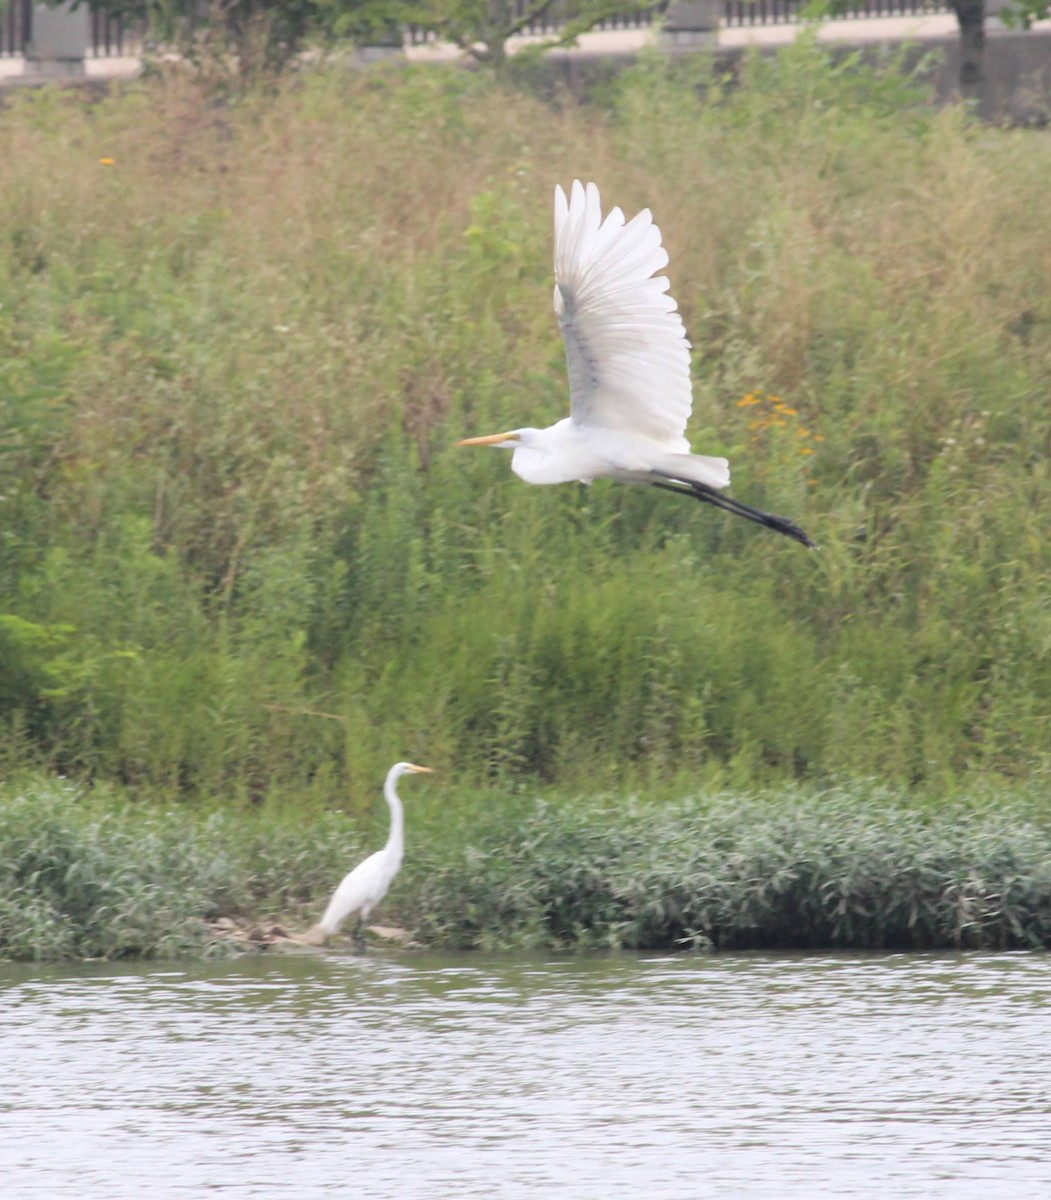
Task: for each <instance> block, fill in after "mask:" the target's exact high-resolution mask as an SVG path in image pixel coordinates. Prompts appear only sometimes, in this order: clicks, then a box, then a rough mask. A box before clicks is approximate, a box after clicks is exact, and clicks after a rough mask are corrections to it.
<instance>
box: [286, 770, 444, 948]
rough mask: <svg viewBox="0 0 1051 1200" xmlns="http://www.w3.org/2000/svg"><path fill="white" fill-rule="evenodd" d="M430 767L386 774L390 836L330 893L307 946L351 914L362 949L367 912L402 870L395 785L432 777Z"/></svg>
mask: <svg viewBox="0 0 1051 1200" xmlns="http://www.w3.org/2000/svg"><path fill="white" fill-rule="evenodd" d="M432 773H433V768H432V767H418V766H417V765H416V764H415V763H410V762H399V763H395V764H394V766H393V767H391V769H390V770H389V771H388V772H387V778H386V780H385V781H384V784H383V795H384V796H385V797H386V799H387V804H388V805H389V806H390V834H389V836H388V837H387V844H386V845H385V846H384V847H383V849H382V850H377V851H376V853H375V854H370V855H369V857H368V858H366V859H365V861H364V862H362V863H359V864H358V865H357V866H356V867H355V868H354V870H353V871H351V872H350V874H349V875H347V876H345V877H344V879H343V882H342V883H341V884H340V885H339V887H338V888H336V890H335V891H334V892H333V893H332V899H331V900H330V901H329V902H328V907H327V908H326V909H325V914H324V916H323V917H322V918H321V920H320V921H319V922H318V923H317V924H316V925H315V926H314V928H313V929H311V930H308V932H307V933H305V934H304V935H303V937H302V938H301V939H300V940H301V941H303V942H306V943H308V944H310V943H312V944H315V945H316V944H320V943H322V942H324V941H325V939H326V938H327V937H330V936H331V935H332V934H333V933H335V932H336V930H337V929H339V927H340V925H342V924H343V922H344V921H345V920H346V919H347V917H349V916H350V915H351V914H352V913H357V914H358V924H357V928H356V931H355V941H356V942H357V943H358V945H359V946H364V938H363V937H362V935H361V931H362V927H363V925H364V924H365V922H366V921H367V920H368V917H369V913H370V912H372V910H373V909H374V908H375V907H376V905H377V904H379V902H380V901H381V900H382V899H383V897H384V896H385V895H386V894H387V889H388V888H389V887H390V885H391V883H392V882H393V881H394V876H395V875H397V873H398V870H399V868H400V867H401V860H402V855H403V853H404V850H405V814H404V812H403V810H402V806H401V799H400V798H399V796H398V790H397V787H396V786H395V785H396V784H397V782H398V780H399V779H400V778H401V777H402V776H403V775H410V774H414V775H419V774H428V775H429V774H432Z"/></svg>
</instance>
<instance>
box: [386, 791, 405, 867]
mask: <svg viewBox="0 0 1051 1200" xmlns="http://www.w3.org/2000/svg"><path fill="white" fill-rule="evenodd" d="M397 782H398V781H397V778H396V777H395V776H394V775H388V776H387V782H386V783H385V784H384V785H383V795H384V796H385V797H386V800H387V804H388V805H389V806H390V833H389V834H388V835H387V849H388V850H391V849H397V850H400V849H401V847H402V846H403V845H404V843H405V815H404V813H403V811H402V807H401V799H400V797H399V796H398V790H397V787H396V784H397Z"/></svg>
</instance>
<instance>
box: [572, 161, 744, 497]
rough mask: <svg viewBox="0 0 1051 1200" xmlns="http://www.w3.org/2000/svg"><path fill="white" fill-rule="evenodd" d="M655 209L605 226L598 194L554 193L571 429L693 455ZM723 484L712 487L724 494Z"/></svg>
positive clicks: (686, 352) (677, 324)
mask: <svg viewBox="0 0 1051 1200" xmlns="http://www.w3.org/2000/svg"><path fill="white" fill-rule="evenodd" d="M667 265H668V255H667V252H666V251H665V249H664V247H663V246H662V245H661V234H660V230H659V229H658V228H657V226H656V225H655V224H654V223H653V217H652V216H651V214H650V211H649V209H643V210H642V212H640V213H638V215H637V216H635V217H633V218H632V219H631V220H630V221H627V222H626V221H625V220H624V214H623V213H622V212H621V210H620V209H619V208H613V209H611V210H610V211H609V212H608V213H607V214H606V217H605V220H603V218H602V210H601V204H600V200H599V193H598V188H597V187H596V186H595V185H594V184H593V183H589V184H588V185H587V186H586V187H585V186H583V185H582V184H581V183H580V182H579V180H577V181H574V183H573V186H572V188H571V190H570V195H569V197H568V198H567V196H566V193H565V192H564V191H563V190H562V188H561V187H556V188H555V312H556V314H557V315H558V320H559V324H560V326H561V328H562V335H563V337H564V338H565V343H566V359H567V364H568V368H569V383H570V402H571V406H572V420H573V422H574V423H575V424H577V425H578V426H581V427H584V428H589V429H603V430H609V431H613V432H619V433H626V434H631V435H634V436H635V437H642V438H646V439H647V440H649V441H651V442H654V443H656V444H657V445H659V446H660V447H661V448H662V449H664V450H667V451H671V452H674V453H679V454H689V452H690V447H689V443H688V442H687V440H686V438H685V436H684V430H685V428H686V422H687V421H688V420H689V417H690V411H691V408H692V406H693V392H692V386H691V383H690V343H689V341H688V340H687V338H686V330H685V328H684V326H683V323H682V318H681V316H680V315H679V313H678V310H677V306H676V303H675V301H674V300H673V299H672V297H671V296H670V295H669V294H668V289H669V287H670V284H669V282H668V280H667V279H666V278H665V277H664V276H662V275H657V272H658V271H661V270H663V268H664V267H666V266H667ZM728 482H729V475H728V473H727V477H726V479H725V480H720V481H718V482H716V481H714V480H713V484H714V486H717V487H725V486H726V484H727V483H728Z"/></svg>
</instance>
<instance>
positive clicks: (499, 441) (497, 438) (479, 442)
mask: <svg viewBox="0 0 1051 1200" xmlns="http://www.w3.org/2000/svg"><path fill="white" fill-rule="evenodd" d="M528 432H529V430H527V429H512V430H511V432H510V433H490V434H487V435H486V436H485V437H476V438H464V440H463V441H462V442H457V443H456V444H457V446H496V447H498V448H501V449H504V450H517V449H518V447H519V446H521V445H522V434H524V433H528Z"/></svg>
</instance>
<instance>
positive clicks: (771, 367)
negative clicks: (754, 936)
mask: <svg viewBox="0 0 1051 1200" xmlns="http://www.w3.org/2000/svg"><path fill="white" fill-rule="evenodd" d="M698 61H699V62H700V63H702V64H703V61H704V60H698ZM706 70H707V68H706V67H704V66H703V65H699V66H698V65H690V64H686V65H684V66H681V67H678V68H675V69H674V70H673V69H672V68H670V67H669V66H668V65H667V64H666V63H664V62H662V61H660V62H659V61H653V62H648V63H645V64H643V65H642V66H641V67H640V68H639V69H638V70H636V71H634V72H629V73H627V74H626V75H625V76H624V77H623V78H621V79H618V80H617V81H616V82H615V83H613V84H611V85H610V90H609V91H608V93H607V94H606V96H605V98H604V99H603V100H602V101H601V102H598V101H596V102H595V103H593V104H590V105H587V106H580V105H578V104H575V103H563V104H558V105H550V104H547V103H543V102H541V101H540V100H538V99H536V98H532V97H530V96H527V95H524V94H522V93H517V92H505V91H502V90H501V89H500V87H499V86H498V85H496V84H494V83H492V82H491V81H488V80H485V79H482V78H478V77H474V76H471V75H468V74H461V73H457V72H445V71H438V70H426V71H400V70H397V71H391V72H388V71H376V72H369V73H365V74H353V73H352V74H347V73H340V72H336V73H332V74H318V75H308V76H306V77H305V78H303V79H299V80H294V81H289V82H288V83H287V85H284V86H281V87H278V88H277V89H276V90H273V91H269V92H267V93H265V94H262V93H261V94H258V95H251V96H248V97H246V98H244V99H243V100H239V101H237V102H236V103H230V104H225V105H221V104H216V103H214V102H212V101H210V100H209V99H208V97H206V96H203V95H201V94H200V93H198V92H196V91H195V90H194V89H193V88H192V87H191V86H190V85H189V84H188V83H187V82H186V81H184V80H182V81H181V80H169V81H156V82H154V83H149V84H144V85H143V86H141V87H136V88H135V89H133V90H131V91H130V92H127V93H120V94H114V95H112V96H111V97H109V98H107V99H104V100H102V101H99V102H97V103H95V102H92V103H86V102H84V100H82V98H81V96H80V94H79V93H77V92H75V91H58V90H42V91H34V92H26V93H25V94H20V95H17V96H13V97H11V98H10V100H9V101H8V102H7V103H6V104H5V107H4V110H3V113H2V119H0V159H2V161H3V164H4V169H3V172H2V173H0V351H2V359H0V361H2V365H0V394H2V397H3V404H4V409H3V414H4V415H3V440H2V450H3V453H2V454H0V475H2V478H0V494H2V495H3V501H2V505H3V519H4V537H3V540H2V542H0V596H2V602H0V709H2V745H0V750H2V751H3V753H4V754H5V761H8V762H11V763H19V762H22V763H24V762H35V763H38V764H40V765H43V766H45V767H52V768H55V769H58V770H61V771H63V772H65V773H67V774H69V775H75V776H78V777H86V776H87V777H92V778H95V779H102V780H105V779H119V780H121V781H123V782H124V783H126V784H127V785H129V786H131V787H133V788H137V789H139V790H140V792H141V793H142V794H143V795H149V796H156V795H158V794H160V795H164V796H165V797H172V798H178V797H187V796H189V797H193V796H197V797H200V796H204V797H230V796H234V797H238V798H244V797H250V798H253V799H256V800H259V799H263V798H265V797H267V796H268V795H270V794H272V793H273V794H276V795H280V796H288V795H295V796H297V797H302V798H303V800H304V803H329V804H342V803H345V802H347V801H348V799H349V802H350V803H351V804H357V805H360V804H362V803H367V802H370V797H371V794H372V790H373V789H374V787H375V779H376V778H377V776H378V775H380V774H381V773H382V770H383V769H385V767H386V766H387V765H388V764H389V763H390V762H392V761H394V760H395V759H396V758H399V757H402V756H405V755H409V756H411V757H417V758H419V759H420V761H423V762H427V763H431V764H433V765H435V766H438V767H441V768H443V769H446V770H448V771H452V772H453V773H454V774H455V775H456V777H457V778H460V779H464V780H466V781H468V782H474V783H482V782H484V781H486V780H491V779H498V780H501V781H509V780H516V779H517V780H523V779H534V780H540V781H542V782H543V783H544V784H545V785H554V786H557V787H559V788H562V789H564V790H567V789H568V790H572V789H579V788H582V787H583V786H584V785H585V784H586V785H587V786H589V787H598V788H608V789H617V790H623V789H625V788H627V787H631V786H635V785H637V784H638V785H643V784H647V783H649V782H652V781H654V780H661V779H668V778H670V777H672V776H673V774H674V773H675V772H676V771H680V770H681V771H686V772H689V773H690V774H691V776H692V777H693V778H699V779H702V780H704V781H705V782H707V783H709V784H711V785H713V786H716V785H720V784H721V783H723V782H728V783H730V784H732V785H733V786H735V787H745V788H751V787H754V786H757V785H759V784H763V783H767V784H769V783H775V782H778V781H785V780H791V779H803V780H808V781H811V782H814V783H817V784H820V783H821V782H822V781H824V780H828V779H833V778H838V777H844V776H845V777H850V778H856V777H864V776H870V775H874V776H879V777H881V778H884V779H886V780H888V781H890V782H893V783H895V784H915V783H922V784H925V785H931V786H935V787H937V786H939V785H940V784H942V783H945V784H950V785H951V784H953V783H954V781H955V782H956V783H959V782H960V781H966V780H968V779H971V778H973V777H977V776H991V777H1004V778H1007V779H1009V780H1010V779H1015V780H1017V779H1019V778H1024V777H1025V776H1026V775H1027V774H1028V773H1029V772H1030V771H1031V770H1033V769H1034V768H1035V767H1036V766H1037V765H1038V764H1041V763H1043V764H1046V763H1047V762H1048V747H1049V746H1051V729H1049V724H1048V722H1049V715H1048V714H1049V713H1051V655H1049V654H1048V653H1047V646H1048V639H1049V638H1051V608H1049V605H1048V599H1047V587H1046V580H1047V578H1048V572H1049V569H1051V560H1049V555H1051V541H1049V539H1048V538H1047V537H1046V530H1045V525H1046V519H1045V514H1046V513H1047V512H1048V511H1051V485H1049V478H1048V467H1047V461H1048V460H1047V436H1048V418H1047V396H1048V394H1049V389H1051V289H1049V288H1048V286H1047V281H1048V261H1047V222H1046V196H1047V191H1046V181H1047V164H1048V161H1049V141H1048V136H1047V134H1046V132H1031V131H1027V132H1011V131H1001V130H991V129H978V128H974V127H972V126H970V125H969V124H968V122H967V120H966V119H965V117H964V115H963V114H962V113H961V112H959V111H954V110H946V111H941V112H939V111H936V110H934V109H933V108H932V107H931V106H929V105H928V104H927V103H926V99H925V97H924V96H923V94H922V93H920V92H918V91H917V90H916V89H914V88H912V86H911V85H910V84H909V83H908V81H907V80H905V79H903V78H902V77H901V76H900V75H898V74H897V73H896V72H895V71H894V70H893V69H892V68H888V69H886V70H882V71H872V70H870V69H868V68H863V67H861V66H855V67H854V68H853V69H845V68H843V67H842V66H836V65H834V64H833V63H832V62H831V61H830V60H829V58H828V56H827V54H826V52H825V51H824V50H823V49H821V48H820V47H817V46H815V45H804V46H801V47H797V48H795V49H793V50H791V51H787V52H785V53H784V54H783V55H782V56H781V57H780V58H779V60H778V61H777V63H769V62H763V61H756V62H754V63H752V64H751V65H750V66H749V68H748V70H747V72H746V76H745V79H744V81H743V84H742V86H741V87H740V88H738V89H736V90H732V91H726V90H724V89H721V88H720V87H719V86H717V85H716V84H715V82H714V81H712V80H711V79H707V80H705V72H706ZM675 71H678V72H680V73H681V75H680V74H676V73H675ZM699 80H700V81H706V82H707V83H708V85H710V86H709V91H708V94H707V95H708V98H707V100H702V99H701V98H699V93H698V91H697V90H696V88H695V86H694V85H695V84H697V83H698V81H699ZM574 175H581V176H584V177H590V178H595V179H597V180H598V181H599V182H600V183H601V185H602V187H603V192H604V195H605V196H606V197H607V200H608V201H609V202H619V203H620V204H622V205H624V206H625V207H626V208H628V209H632V210H633V209H635V208H636V207H638V206H641V205H643V204H651V205H652V207H653V209H654V211H655V213H656V214H657V216H658V218H659V220H660V223H661V225H662V227H663V230H664V233H665V237H666V241H667V243H668V246H669V248H670V251H671V255H672V264H671V269H670V273H671V278H672V281H673V285H674V291H675V294H676V296H677V297H678V298H679V300H680V303H681V307H682V308H683V311H684V313H685V316H686V321H687V325H688V328H689V329H690V333H691V337H692V338H693V341H694V346H695V356H694V371H695V375H696V385H697V386H696V390H697V402H696V405H695V413H694V419H693V422H692V425H691V429H690V432H691V435H692V437H693V440H694V444H695V445H696V446H697V447H698V448H705V449H707V450H710V451H711V452H715V453H726V454H727V455H728V456H729V457H730V459H731V461H732V463H733V469H734V492H735V494H736V495H738V496H740V497H741V498H742V499H744V500H747V501H751V502H752V503H755V504H759V505H762V506H765V507H767V508H770V509H773V510H775V511H782V512H785V513H787V514H790V515H791V516H793V517H795V518H797V519H798V520H799V521H800V522H801V523H802V524H803V525H804V526H805V527H806V528H807V529H808V530H810V531H811V532H812V533H813V534H814V536H815V538H816V539H817V541H818V542H819V543H820V544H821V551H820V552H819V553H809V554H808V553H806V552H804V551H803V550H802V549H801V548H800V547H799V546H797V545H794V544H791V543H789V542H787V541H785V540H784V539H781V538H777V537H775V536H773V535H771V534H768V533H764V532H763V531H761V530H759V529H757V528H755V527H752V526H750V525H746V524H745V523H744V522H740V521H734V520H733V519H732V518H729V517H723V516H721V515H719V514H717V513H714V512H709V511H704V510H703V509H702V508H701V506H698V505H693V504H687V503H685V502H683V501H681V500H678V499H676V498H674V497H670V496H668V495H666V494H663V493H656V492H654V493H652V494H651V493H650V492H648V491H643V490H639V489H636V490H633V489H630V488H625V487H620V488H616V487H614V486H606V485H596V486H595V487H594V488H593V489H590V490H584V489H578V488H574V487H564V488H558V489H530V488H527V487H525V486H524V485H522V484H520V483H519V482H517V481H516V480H514V479H513V478H512V477H511V475H510V472H509V470H508V463H507V460H506V457H504V456H501V455H498V454H496V453H489V452H479V451H466V450H459V449H456V448H454V447H453V445H452V443H453V441H454V439H456V438H457V437H460V436H464V435H465V434H469V433H478V432H484V431H489V430H495V429H503V428H506V427H508V426H509V425H515V424H519V423H523V422H535V423H540V424H542V423H545V422H546V421H548V420H551V419H553V418H555V417H557V416H559V415H561V414H562V413H563V412H564V411H565V405H566V385H565V380H564V368H563V362H562V357H563V355H562V349H561V344H560V340H559V337H558V333H557V329H556V327H555V323H554V320H553V317H552V315H551V312H550V287H551V281H550V253H551V247H550V242H551V229H550V223H551V218H550V202H551V189H552V185H553V183H554V182H555V181H556V180H561V181H563V182H567V181H568V180H570V179H571V178H572V177H573V176H574Z"/></svg>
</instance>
